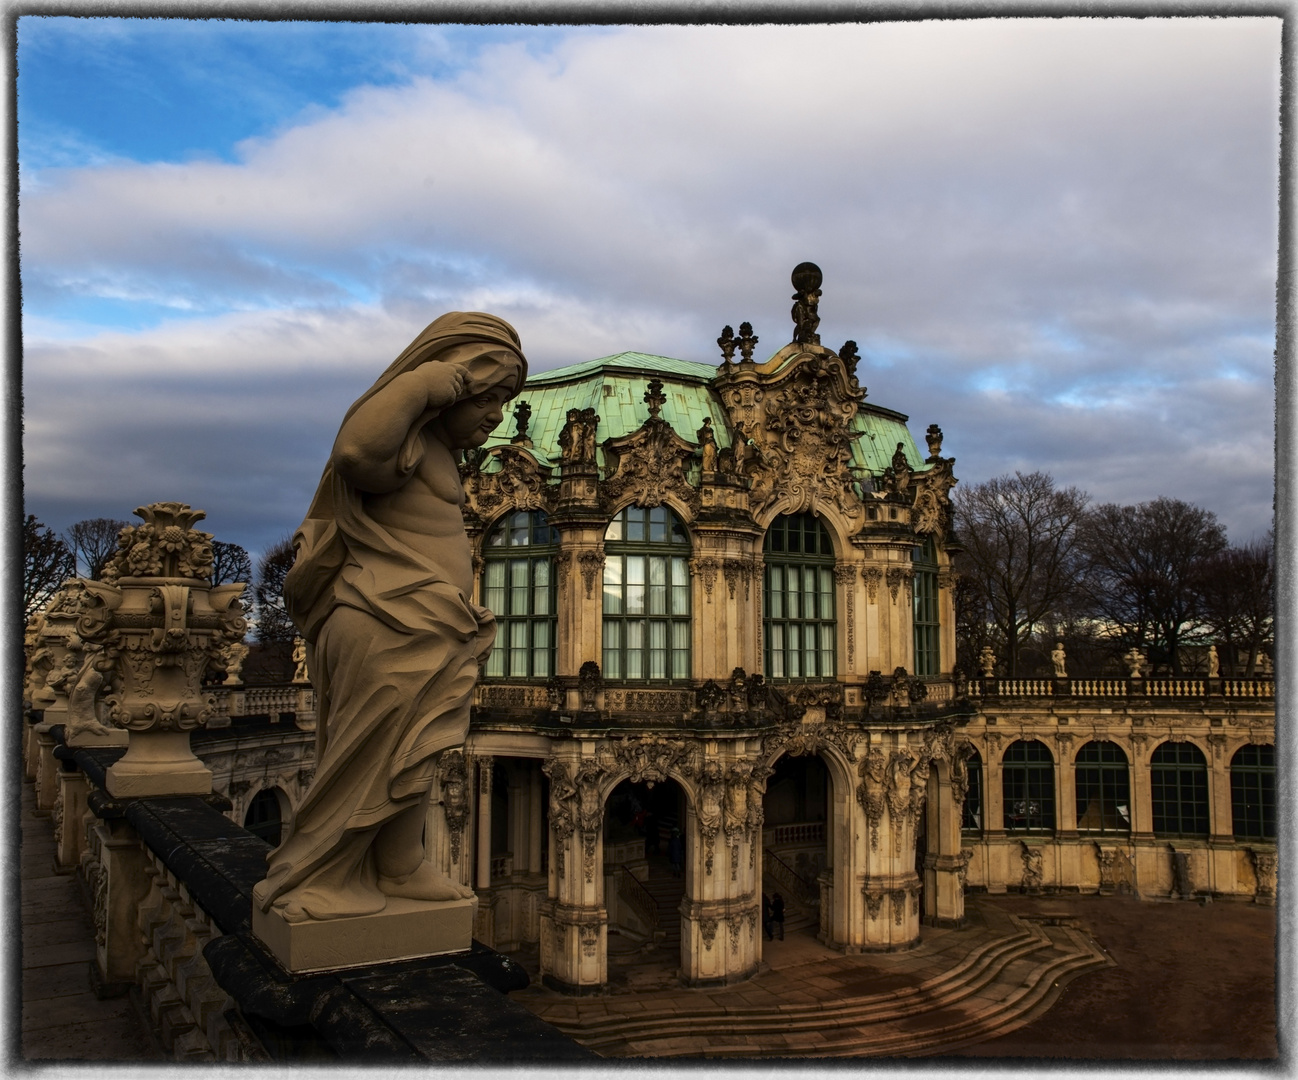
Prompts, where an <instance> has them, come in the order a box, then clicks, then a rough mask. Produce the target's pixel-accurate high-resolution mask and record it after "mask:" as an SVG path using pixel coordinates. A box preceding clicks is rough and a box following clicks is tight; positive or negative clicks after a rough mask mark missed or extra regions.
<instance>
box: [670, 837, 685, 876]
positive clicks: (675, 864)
mask: <svg viewBox="0 0 1298 1080" xmlns="http://www.w3.org/2000/svg"><path fill="white" fill-rule="evenodd" d="M667 860H668V861H669V862H670V863H671V864H672V876H673V877H680V876H681V869H682V868H683V867H684V865H685V842H684V841H683V840H682V839H681V831H680V829H678V828H676V827H675V826H673V827H672V834H671V837H670V838H669V839H668V841H667Z"/></svg>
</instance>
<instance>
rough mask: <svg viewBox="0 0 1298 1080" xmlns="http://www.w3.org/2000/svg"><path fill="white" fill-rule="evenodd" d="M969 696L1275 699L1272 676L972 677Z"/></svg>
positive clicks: (1200, 699) (1196, 699)
mask: <svg viewBox="0 0 1298 1080" xmlns="http://www.w3.org/2000/svg"><path fill="white" fill-rule="evenodd" d="M969 696H970V697H971V698H975V699H978V698H993V697H995V698H1002V699H1004V698H1050V697H1074V698H1157V699H1163V700H1169V701H1171V700H1182V701H1184V700H1191V701H1202V700H1206V699H1209V698H1214V697H1227V698H1236V699H1239V698H1244V699H1252V700H1257V701H1263V700H1274V698H1275V680H1274V679H1273V678H1272V677H1270V676H1264V677H1261V678H1251V679H1221V678H1205V677H1203V676H1184V677H1174V678H1173V677H1168V678H1156V679H1130V678H1127V679H1114V678H1101V679H1001V678H991V679H973V680H971V681H970V683H969Z"/></svg>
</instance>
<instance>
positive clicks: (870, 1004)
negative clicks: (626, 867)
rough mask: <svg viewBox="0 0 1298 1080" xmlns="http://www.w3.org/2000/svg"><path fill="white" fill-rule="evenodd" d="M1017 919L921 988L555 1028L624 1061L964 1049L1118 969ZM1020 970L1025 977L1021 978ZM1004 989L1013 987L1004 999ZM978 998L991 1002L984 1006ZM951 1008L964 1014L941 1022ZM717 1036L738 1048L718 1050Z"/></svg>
mask: <svg viewBox="0 0 1298 1080" xmlns="http://www.w3.org/2000/svg"><path fill="white" fill-rule="evenodd" d="M1011 921H1012V923H1013V924H1015V925H1016V926H1017V927H1018V930H1017V932H1015V933H1014V934H1012V935H1008V936H1004V937H1001V938H998V939H995V940H993V941H991V942H989V943H987V944H986V945H984V946H982V947H980V948H978V949H975V950H972V951H971V953H970V954H969V955H968V956H966V957H965V958H964V959H963V960H962V961H961V963H959V964H957V965H955V966H954V967H952V968H951V969H949V970H948V971H946V972H943V973H942V974H940V975H938V976H935V977H933V978H930V979H928V980H926V981H925V982H923V983H920V984H919V985H917V986H913V987H905V988H901V989H898V990H891V991H882V992H878V993H874V994H864V995H858V996H856V997H853V998H850V999H845V1000H840V1001H839V1002H837V1003H835V1004H834V1005H830V1006H821V1005H817V1004H813V1005H805V1004H792V1003H790V1004H786V1005H780V1006H775V1007H770V1006H767V1007H754V1008H748V1009H742V1008H738V1009H737V1008H735V1007H729V1008H721V1007H711V1008H700V1009H696V1010H693V1011H692V1012H691V1013H690V1015H689V1016H687V1017H682V1015H681V1014H680V1013H677V1012H667V1011H665V1010H663V1011H658V1012H654V1013H642V1014H640V1015H638V1016H636V1017H635V1018H634V1019H632V1018H629V1017H626V1016H620V1017H606V1016H602V1017H598V1018H591V1019H590V1020H588V1021H586V1022H585V1023H582V1022H580V1021H576V1020H568V1021H556V1026H558V1027H560V1028H561V1029H562V1030H564V1031H565V1033H567V1034H569V1035H570V1036H572V1037H573V1038H575V1039H577V1040H578V1041H580V1042H581V1043H582V1044H583V1045H585V1046H587V1047H588V1048H589V1049H592V1050H594V1051H596V1052H597V1053H601V1054H604V1055H607V1056H617V1057H623V1056H631V1057H698V1056H703V1057H709V1058H712V1057H754V1056H762V1055H767V1056H771V1055H781V1054H785V1055H795V1056H815V1057H882V1056H892V1057H897V1056H911V1055H918V1054H925V1053H933V1052H935V1051H936V1050H938V1049H940V1048H943V1047H948V1048H955V1047H957V1046H961V1045H968V1044H970V1043H974V1042H980V1041H983V1040H985V1039H988V1038H992V1037H995V1036H996V1035H999V1034H1002V1033H1004V1032H1006V1031H1010V1030H1013V1029H1015V1028H1018V1027H1021V1026H1022V1025H1023V1024H1026V1023H1029V1022H1031V1021H1032V1020H1033V1019H1035V1018H1036V1017H1037V1016H1039V1015H1040V1014H1041V1013H1042V1012H1044V1011H1045V1010H1046V1009H1048V1008H1049V1006H1050V1005H1051V1004H1052V1003H1053V1002H1054V1001H1055V1000H1056V999H1057V998H1058V995H1059V989H1060V987H1061V986H1062V985H1063V984H1064V983H1066V982H1067V981H1068V980H1070V979H1072V978H1074V977H1075V976H1076V975H1079V974H1082V973H1084V972H1086V971H1090V970H1094V969H1096V968H1098V967H1102V966H1107V965H1108V964H1111V963H1112V961H1111V960H1110V959H1109V958H1108V957H1107V956H1105V955H1104V954H1103V953H1102V952H1101V950H1099V948H1098V947H1097V946H1095V944H1094V942H1093V941H1092V940H1091V939H1090V938H1089V936H1088V935H1085V934H1084V933H1082V932H1080V931H1078V930H1074V929H1072V928H1069V927H1052V928H1050V929H1051V930H1053V931H1054V933H1053V934H1052V933H1051V932H1050V930H1047V928H1046V927H1044V926H1042V925H1040V924H1033V923H1026V924H1025V923H1024V922H1023V921H1022V920H1019V919H1017V918H1014V917H1011ZM1016 967H1018V968H1023V967H1026V970H1022V971H1019V972H1017V973H1016V972H1015V971H1014V970H1013V969H1015V968H1016ZM998 982H1000V983H1006V984H1011V983H1012V985H1011V986H1010V988H1009V989H1008V991H1007V992H1006V993H1005V994H1004V995H1003V996H1001V997H999V998H996V997H995V995H994V990H995V986H994V984H996V983H998ZM979 995H983V996H985V997H986V998H988V1000H987V1001H986V1002H984V1003H982V1005H981V1007H979V1004H978V1003H977V1000H976V999H977V998H978V996H979ZM952 1011H955V1012H956V1013H958V1014H960V1015H957V1016H955V1017H952V1018H950V1019H948V1020H947V1021H946V1022H941V1021H940V1020H939V1016H941V1014H943V1013H946V1014H949V1013H951V1012H952ZM927 1019H931V1020H933V1021H935V1022H934V1023H925V1021H926V1020H927ZM852 1029H857V1030H856V1031H855V1032H853V1031H852ZM717 1039H721V1040H723V1041H729V1040H734V1042H733V1043H732V1045H729V1046H727V1045H715V1044H713V1045H709V1040H717Z"/></svg>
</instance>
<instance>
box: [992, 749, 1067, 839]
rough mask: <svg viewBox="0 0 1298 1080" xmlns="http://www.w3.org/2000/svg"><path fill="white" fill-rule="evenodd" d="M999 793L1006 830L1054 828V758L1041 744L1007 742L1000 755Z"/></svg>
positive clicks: (1036, 830) (1012, 831)
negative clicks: (1002, 801) (1002, 753)
mask: <svg viewBox="0 0 1298 1080" xmlns="http://www.w3.org/2000/svg"><path fill="white" fill-rule="evenodd" d="M1001 795H1002V796H1003V799H1004V804H1003V812H1004V818H1005V831H1006V832H1009V833H1022V832H1053V831H1054V828H1055V759H1054V758H1053V757H1051V755H1050V751H1049V750H1048V749H1046V746H1045V744H1044V743H1040V742H1037V741H1036V740H1035V739H1019V740H1018V741H1017V742H1012V743H1010V745H1009V747H1008V748H1007V749H1006V751H1005V756H1004V757H1002V758H1001Z"/></svg>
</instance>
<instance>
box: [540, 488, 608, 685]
mask: <svg viewBox="0 0 1298 1080" xmlns="http://www.w3.org/2000/svg"><path fill="white" fill-rule="evenodd" d="M568 513H569V514H570V515H574V514H575V515H577V516H576V517H575V518H573V517H570V518H569V519H568V520H564V519H561V518H559V517H558V516H557V515H556V516H555V517H552V518H551V524H553V525H555V526H556V527H557V528H559V530H560V532H559V553H558V555H556V556H555V575H556V581H557V590H556V593H557V597H558V601H557V603H558V609H557V610H558V613H559V626H558V640H557V642H556V647H555V674H557V675H559V676H563V677H566V678H575V677H576V675H577V673H578V672H579V671H580V670H581V666H582V664H584V663H586V662H587V661H590V660H593V661H594V662H595V663H597V664H601V665H602V664H603V661H604V651H603V641H602V638H601V633H602V631H601V627H602V625H603V623H602V619H603V614H602V612H603V599H604V529H605V527H606V526H607V522H605V521H604V520H603V518H602V517H596V516H594V515H593V514H591V515H588V514H586V513H583V512H582V511H581V510H578V509H573V510H570V511H568ZM563 707H565V708H568V709H575V708H579V707H580V705H579V702H578V700H577V697H576V691H575V689H573V690H571V691H570V693H569V700H568V701H566V702H565V703H564V706H563Z"/></svg>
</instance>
